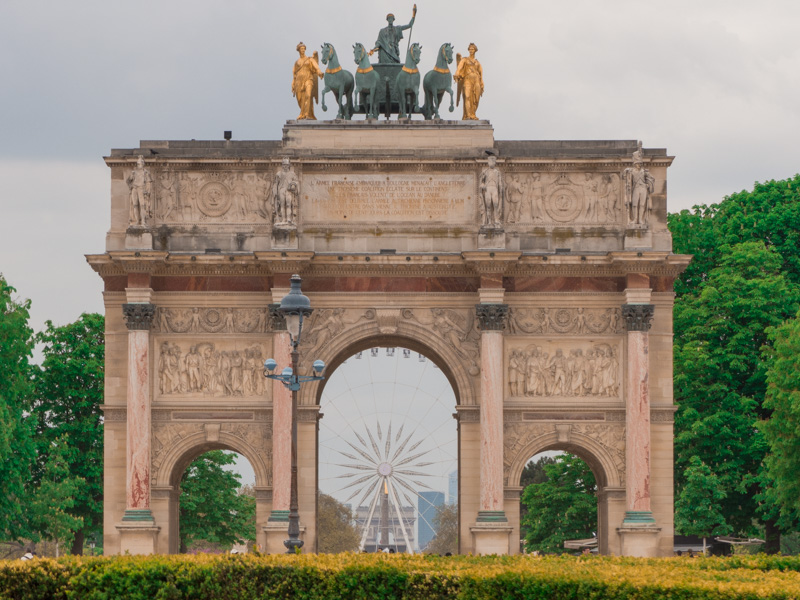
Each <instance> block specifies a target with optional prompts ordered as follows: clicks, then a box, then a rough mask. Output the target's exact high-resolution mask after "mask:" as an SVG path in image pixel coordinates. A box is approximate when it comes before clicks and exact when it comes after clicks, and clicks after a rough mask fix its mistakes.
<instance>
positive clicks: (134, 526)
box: [115, 510, 161, 554]
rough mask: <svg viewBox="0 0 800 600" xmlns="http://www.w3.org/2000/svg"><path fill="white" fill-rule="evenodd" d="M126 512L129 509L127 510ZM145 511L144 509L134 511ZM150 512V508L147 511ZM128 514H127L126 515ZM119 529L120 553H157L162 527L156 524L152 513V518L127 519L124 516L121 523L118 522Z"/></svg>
mask: <svg viewBox="0 0 800 600" xmlns="http://www.w3.org/2000/svg"><path fill="white" fill-rule="evenodd" d="M125 512H126V513H127V512H128V511H125ZM134 512H144V511H134ZM147 512H148V513H149V512H150V511H149V510H148V511H147ZM126 516H127V515H126ZM115 527H116V528H117V531H119V537H120V545H119V553H120V554H155V553H156V548H157V542H158V532H159V531H161V527H157V526H156V525H155V521H153V517H152V515H151V516H150V520H128V521H126V520H125V517H123V519H122V522H121V523H117V524H116V526H115Z"/></svg>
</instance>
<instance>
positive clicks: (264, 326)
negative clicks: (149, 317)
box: [153, 307, 273, 333]
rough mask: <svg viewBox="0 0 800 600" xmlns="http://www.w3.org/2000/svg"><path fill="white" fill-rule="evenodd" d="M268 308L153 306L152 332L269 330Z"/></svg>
mask: <svg viewBox="0 0 800 600" xmlns="http://www.w3.org/2000/svg"><path fill="white" fill-rule="evenodd" d="M272 319H273V317H272V315H270V312H269V309H268V308H197V307H195V308H163V307H160V308H158V309H156V318H155V322H154V327H153V331H157V332H160V333H266V332H268V331H272Z"/></svg>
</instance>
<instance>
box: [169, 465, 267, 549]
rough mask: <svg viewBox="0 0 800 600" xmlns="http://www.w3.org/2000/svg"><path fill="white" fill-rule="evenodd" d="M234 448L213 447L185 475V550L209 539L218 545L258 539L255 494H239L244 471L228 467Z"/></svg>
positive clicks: (182, 515)
mask: <svg viewBox="0 0 800 600" xmlns="http://www.w3.org/2000/svg"><path fill="white" fill-rule="evenodd" d="M235 462H236V454H235V453H234V452H225V451H223V450H212V451H210V452H206V453H205V454H203V455H201V456H199V457H198V458H196V459H195V460H194V461H192V463H191V464H190V465H189V467H188V468H187V469H186V471H185V472H184V474H183V477H182V478H181V497H180V536H181V552H186V551H187V550H188V549H189V548H190V547H192V546H193V545H199V544H202V543H204V542H205V543H208V544H211V545H213V546H216V547H218V548H227V547H229V546H232V545H233V544H244V543H246V542H248V541H254V540H255V537H256V519H255V516H256V502H255V498H252V497H251V496H248V495H243V494H239V493H238V492H239V490H240V488H241V487H242V484H241V478H242V477H241V475H239V474H238V473H234V472H233V471H230V470H228V469H226V468H225V467H227V466H229V465H232V464H234V463H235Z"/></svg>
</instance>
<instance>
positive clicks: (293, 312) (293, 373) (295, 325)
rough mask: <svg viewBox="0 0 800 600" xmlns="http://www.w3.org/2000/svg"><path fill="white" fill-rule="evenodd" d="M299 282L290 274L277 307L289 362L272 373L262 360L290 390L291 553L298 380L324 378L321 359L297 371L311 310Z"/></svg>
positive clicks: (270, 362)
mask: <svg viewBox="0 0 800 600" xmlns="http://www.w3.org/2000/svg"><path fill="white" fill-rule="evenodd" d="M301 282H302V279H300V276H299V275H292V279H291V284H292V287H291V289H290V290H289V293H288V294H286V296H284V297H283V300H281V305H280V307H278V312H280V313H281V315H283V317H284V318H285V319H286V330H287V331H288V332H289V338H290V340H291V344H292V366H291V367H284V369H283V371H281V373H280V374H279V375H277V374H273V371H275V369H276V368H277V367H278V363H277V362H276V361H275V359H273V358H268V359H267V360H265V361H264V376H265V377H267V378H268V379H275V380H277V381H280V382H281V383H282V384H283V385H285V386H286V387H287V388H289V389H290V390H291V391H292V482H291V491H290V497H289V539H288V540H286V541H284V542H283V545H284V546H286V553H287V554H294V553H295V552H297V550H298V549H299V548H302V547H303V540H301V539H300V514H299V512H298V507H297V392H298V390H299V389H300V384H301V383H305V382H307V381H320V380H322V379H325V377H323V376H322V375H321V373H322V371H323V370H325V363H323V362H322V361H321V360H315V361H314V364H313V365H312V367H313V369H314V373H316V375H302V376H301V375H298V370H297V363H298V362H299V357H300V353H299V352H298V351H297V347H298V346H299V345H300V336H301V334H302V333H303V320H304V319H305V318H306V317H308V316H310V315H311V312H312V311H313V309H312V308H311V301H310V300H309V299H308V296H304V295H303V292H301V291H300V283H301Z"/></svg>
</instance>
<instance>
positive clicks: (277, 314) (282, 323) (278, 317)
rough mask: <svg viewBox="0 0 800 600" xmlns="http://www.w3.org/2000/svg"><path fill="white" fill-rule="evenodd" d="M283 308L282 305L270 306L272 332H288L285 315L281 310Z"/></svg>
mask: <svg viewBox="0 0 800 600" xmlns="http://www.w3.org/2000/svg"><path fill="white" fill-rule="evenodd" d="M280 307H281V305H280V304H278V303H276V304H270V305H269V307H268V309H269V318H270V319H271V320H272V331H286V317H284V316H283V313H282V312H281V311H280V310H279V309H280Z"/></svg>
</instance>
